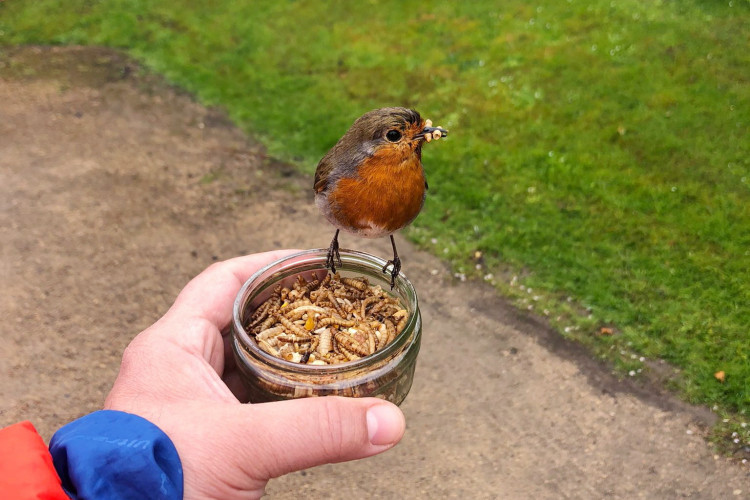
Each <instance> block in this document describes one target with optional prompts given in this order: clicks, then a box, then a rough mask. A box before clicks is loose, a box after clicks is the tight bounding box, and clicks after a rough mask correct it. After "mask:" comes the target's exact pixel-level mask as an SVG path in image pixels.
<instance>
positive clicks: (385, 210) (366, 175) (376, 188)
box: [328, 154, 425, 238]
mask: <svg viewBox="0 0 750 500" xmlns="http://www.w3.org/2000/svg"><path fill="white" fill-rule="evenodd" d="M358 174H359V175H358V176H357V177H356V178H343V179H340V180H339V181H338V182H337V184H336V186H335V187H334V188H333V190H332V191H331V193H330V195H329V196H330V197H329V200H328V201H329V203H330V209H331V215H332V216H333V217H334V218H335V219H336V221H337V222H338V223H339V225H340V226H341V227H342V228H343V229H346V230H349V231H352V232H355V233H357V234H359V235H360V236H365V237H370V238H377V237H380V236H384V235H387V234H391V233H394V232H395V231H398V230H399V229H401V228H403V227H404V226H406V225H408V224H409V223H410V222H411V221H413V220H414V219H415V218H416V217H417V215H419V212H420V210H422V205H423V204H424V196H425V179H424V171H423V170H422V163H421V162H420V160H419V157H418V156H417V155H416V154H412V155H409V157H407V158H406V159H405V160H403V161H402V160H401V158H398V157H397V156H396V155H384V154H380V155H378V154H376V155H375V156H373V157H371V158H368V159H367V160H365V161H364V162H363V163H362V164H361V165H360V166H359V169H358Z"/></svg>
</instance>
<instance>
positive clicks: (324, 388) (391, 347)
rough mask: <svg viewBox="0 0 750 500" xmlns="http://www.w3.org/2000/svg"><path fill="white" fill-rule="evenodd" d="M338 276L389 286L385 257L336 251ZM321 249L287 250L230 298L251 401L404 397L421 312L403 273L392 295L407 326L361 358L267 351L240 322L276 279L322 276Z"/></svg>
mask: <svg viewBox="0 0 750 500" xmlns="http://www.w3.org/2000/svg"><path fill="white" fill-rule="evenodd" d="M341 262H342V265H341V266H340V269H339V268H338V267H337V271H338V272H339V273H340V274H341V277H343V278H345V277H359V276H364V277H366V278H367V279H368V281H369V282H370V284H371V285H380V286H381V287H382V288H383V290H386V291H387V290H390V286H391V285H390V274H386V273H383V272H382V269H383V266H384V265H385V264H386V262H385V261H384V260H383V259H380V258H378V257H375V256H373V255H370V254H366V253H362V252H357V251H354V250H341ZM325 263H326V250H321V249H318V250H308V251H304V252H301V253H297V254H293V255H289V256H287V257H284V258H282V259H280V260H278V261H276V262H273V263H271V264H269V265H267V266H266V267H264V268H262V269H260V270H259V271H258V272H256V273H255V274H253V275H252V276H251V277H250V279H248V280H247V282H246V283H245V284H244V285H243V287H242V288H241V289H240V291H239V293H238V294H237V299H236V300H235V302H234V310H233V319H232V349H233V351H234V357H235V360H236V362H237V367H238V369H239V371H240V373H241V375H242V380H243V383H244V385H245V387H246V388H247V389H248V391H249V397H250V402H252V403H262V402H267V401H281V400H285V399H294V398H304V397H312V396H328V395H337V396H348V397H370V396H372V397H378V398H382V399H386V400H388V401H391V402H393V403H395V404H401V402H402V401H403V400H404V398H406V395H407V394H408V393H409V389H410V388H411V384H412V380H413V379H414V369H415V367H416V364H417V353H418V352H419V345H420V341H421V339H422V317H421V315H420V313H419V306H418V304H417V293H416V291H415V290H414V286H413V285H412V284H411V282H410V281H409V280H407V279H406V277H405V276H404V275H403V274H399V276H398V277H397V278H396V282H395V287H394V288H393V290H391V292H390V293H391V294H392V295H394V296H395V297H396V298H398V299H399V301H400V302H401V304H402V306H403V307H404V308H405V309H406V311H407V314H408V319H407V321H406V326H405V327H404V329H403V330H402V331H401V333H399V334H398V335H397V336H396V338H395V339H394V340H393V341H392V342H391V343H390V344H388V345H387V346H385V347H384V348H383V349H381V350H379V351H376V352H375V353H373V354H371V355H369V356H366V357H364V358H361V359H358V360H355V361H349V362H346V363H341V364H336V365H307V364H299V363H293V362H291V361H286V360H284V359H280V358H277V357H275V356H272V355H270V354H268V353H266V352H265V351H263V350H261V349H260V348H259V347H258V344H257V343H256V342H255V340H254V339H253V338H252V337H251V336H250V335H249V334H248V332H247V331H246V330H245V327H244V326H243V325H244V324H245V323H246V322H245V318H247V317H248V316H249V315H251V314H252V312H253V311H254V310H255V309H256V308H257V307H258V306H259V305H260V304H262V303H263V302H264V301H265V300H266V299H267V298H268V297H269V296H270V295H271V293H272V292H273V289H274V288H275V287H276V285H277V284H281V285H282V286H285V287H288V288H291V286H292V284H293V283H294V281H295V280H296V279H297V276H299V275H302V276H304V277H305V279H307V280H308V281H310V280H312V279H313V278H312V274H313V273H314V272H317V275H318V277H320V278H322V277H323V276H325V274H326V273H327V272H328V270H327V269H326V266H325Z"/></svg>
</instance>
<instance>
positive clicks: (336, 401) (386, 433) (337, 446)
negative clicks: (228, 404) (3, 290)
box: [227, 396, 406, 479]
mask: <svg viewBox="0 0 750 500" xmlns="http://www.w3.org/2000/svg"><path fill="white" fill-rule="evenodd" d="M233 409H234V411H236V414H237V418H238V423H237V425H236V426H227V429H228V430H230V429H231V432H232V439H234V440H237V439H240V440H243V441H245V442H244V443H242V444H240V446H235V447H234V449H235V450H242V451H243V452H244V453H243V455H240V456H238V457H236V458H238V459H239V460H240V462H238V463H236V464H237V465H238V466H243V465H246V464H251V466H252V467H253V468H255V469H256V470H253V471H248V473H251V474H253V475H255V477H256V478H257V479H270V478H272V477H278V476H281V475H282V474H286V473H289V472H292V471H296V470H302V469H306V468H309V467H314V466H317V465H322V464H326V463H335V462H343V461H348V460H356V459H360V458H365V457H369V456H372V455H376V454H378V453H381V452H383V451H386V450H388V449H390V448H391V447H393V446H394V445H395V444H396V443H398V441H400V440H401V437H402V436H403V434H404V429H405V425H406V424H405V421H404V415H403V413H401V410H400V409H399V408H398V407H397V406H396V405H394V404H392V403H389V402H386V401H383V400H380V399H375V398H363V399H356V398H342V397H334V396H329V397H321V398H306V399H297V400H292V401H283V402H278V403H263V404H254V405H242V406H239V407H234V408H233ZM248 422H252V425H251V426H249V425H247V423H248ZM243 428H244V429H247V431H246V432H245V433H244V434H240V435H239V436H238V434H237V429H243ZM259 455H261V456H259ZM258 468H260V470H257V469H258ZM258 474H260V477H258V476H257V475H258Z"/></svg>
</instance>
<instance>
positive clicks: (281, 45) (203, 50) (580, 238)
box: [0, 0, 750, 439]
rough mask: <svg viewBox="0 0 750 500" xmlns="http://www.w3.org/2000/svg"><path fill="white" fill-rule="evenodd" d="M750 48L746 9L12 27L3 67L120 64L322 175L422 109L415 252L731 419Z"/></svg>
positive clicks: (3, 25) (451, 12)
mask: <svg viewBox="0 0 750 500" xmlns="http://www.w3.org/2000/svg"><path fill="white" fill-rule="evenodd" d="M749 25H750V3H748V2H747V1H745V0H734V1H733V2H732V1H722V2H712V1H705V0H704V1H700V0H685V1H680V2H672V1H657V2H638V1H635V0H613V1H612V0H590V1H581V0H568V1H551V0H539V1H537V2H534V3H531V4H530V3H528V2H524V1H518V0H512V1H508V2H501V3H498V2H488V1H485V2H442V3H435V4H434V5H433V4H426V3H424V2H395V1H380V2H375V1H372V2H343V1H340V2H328V3H325V4H324V3H323V2H309V1H299V2H296V1H295V2H293V1H278V2H232V1H223V2H194V1H190V2H188V1H184V0H183V1H170V2H164V1H151V2H146V1H122V0H121V1H115V0H112V1H102V2H95V1H91V0H70V1H67V2H64V3H60V2H56V1H51V0H44V1H36V2H31V1H14V2H4V3H2V4H0V31H2V36H0V44H6V45H7V44H25V43H45V44H48V43H53V44H99V45H107V46H112V47H120V48H124V49H126V50H127V51H128V52H129V53H130V54H132V55H134V56H135V57H137V58H139V59H140V60H142V61H144V63H145V64H146V65H147V66H148V67H149V68H152V69H153V70H155V71H157V72H159V73H162V74H164V75H165V76H166V77H167V78H168V79H169V80H170V81H172V82H174V83H176V84H178V85H180V86H181V87H183V88H185V89H187V90H189V91H191V92H193V93H195V94H196V95H197V96H198V97H199V98H200V99H201V101H202V102H204V103H206V104H212V105H220V106H222V107H224V108H225V109H226V110H227V111H228V112H229V114H230V115H231V117H232V118H233V119H234V120H235V121H236V122H237V123H238V124H240V125H241V126H243V127H244V128H245V129H246V130H248V131H249V132H251V133H252V134H254V135H255V136H257V137H259V138H261V139H262V140H263V141H264V142H265V143H266V144H267V145H268V147H269V149H270V151H271V153H272V154H274V155H276V156H278V157H280V158H283V159H286V160H290V161H293V162H295V163H296V164H297V165H299V166H300V167H301V168H302V169H303V170H304V171H306V172H308V173H310V172H312V171H313V170H314V168H315V165H316V163H317V160H318V159H319V158H320V157H321V156H322V155H323V153H325V151H326V150H327V149H328V148H329V147H330V146H331V145H332V144H333V143H334V142H335V141H336V140H337V139H338V137H339V136H340V135H341V134H342V133H343V132H344V131H345V130H346V128H347V127H348V126H349V125H350V124H351V122H352V121H353V120H354V119H355V118H356V117H357V116H359V115H360V114H361V113H363V112H364V111H366V110H369V109H372V108H375V107H380V106H385V105H405V106H412V107H415V108H416V109H418V110H419V111H420V112H421V113H422V114H423V115H424V116H427V117H430V118H432V119H433V120H434V121H435V122H436V123H438V124H441V125H443V126H445V127H447V128H449V129H451V131H452V134H451V137H450V138H449V139H448V140H447V141H445V142H443V141H441V142H440V143H438V144H436V145H430V146H428V147H427V148H426V150H425V153H424V161H425V166H426V170H427V174H428V179H429V182H430V192H429V197H428V201H427V204H426V207H425V210H424V212H423V213H422V215H421V216H420V217H419V218H418V219H417V221H416V223H415V224H414V227H413V228H412V229H411V230H409V231H408V235H409V236H410V237H411V238H412V239H414V240H415V241H417V242H418V243H420V244H421V245H422V246H424V247H426V248H429V249H432V250H433V251H434V252H435V253H437V254H438V255H441V256H443V257H445V258H447V259H449V260H450V262H451V263H452V264H453V266H454V269H455V270H456V272H458V273H461V272H463V273H468V274H474V275H476V276H485V277H486V279H487V280H488V281H492V282H495V284H496V285H497V286H498V287H499V288H500V289H501V290H503V291H504V292H506V293H513V294H515V296H516V297H518V303H519V305H525V304H527V305H529V306H533V307H534V309H535V311H539V312H541V313H542V314H544V311H545V310H546V311H547V312H546V314H548V315H549V317H550V321H551V322H552V323H553V324H555V325H557V326H559V328H560V329H561V331H562V332H563V333H564V334H566V335H570V336H572V337H574V338H577V339H578V340H581V341H583V342H585V343H587V344H589V345H591V346H592V348H593V349H594V351H595V352H597V353H599V354H601V355H605V354H607V353H613V356H611V357H612V358H613V359H615V361H616V362H617V363H618V364H620V365H621V366H622V367H623V368H624V369H625V370H626V372H627V370H633V371H634V372H638V369H639V368H640V366H641V365H640V361H638V360H637V359H636V360H633V359H632V356H631V355H635V356H636V358H638V357H640V356H641V355H642V356H645V357H646V358H649V359H657V358H659V359H664V360H666V361H668V362H670V363H672V364H674V365H675V366H678V367H680V368H681V376H680V377H679V379H678V380H677V381H676V382H675V383H676V385H677V387H678V389H679V390H680V391H681V393H682V394H683V395H684V397H686V398H687V399H688V400H689V401H692V402H696V403H704V404H708V405H717V406H718V407H719V408H721V409H722V411H723V410H726V411H729V412H732V413H735V414H744V413H750V139H748V137H749V136H750V134H749V132H750V131H749V130H748V126H749V124H750V83H748V82H749V81H750V41H749V39H748V37H747V27H748V26H749ZM324 243H325V242H323V241H321V245H323V244H324ZM476 251H480V252H482V258H481V262H479V263H477V262H475V260H474V256H475V252H476ZM406 265H407V268H408V263H407V264H406ZM477 265H479V266H480V269H476V266H477ZM407 270H408V269H407ZM489 273H491V274H493V275H494V276H495V277H494V278H491V277H490V276H488V274H489ZM514 274H518V275H519V276H520V278H519V279H520V281H518V280H516V281H514V282H513V284H512V285H511V283H510V282H509V281H510V277H511V276H512V275H514ZM521 284H522V285H523V287H524V289H525V290H527V289H528V288H529V287H530V288H532V289H533V293H531V294H529V293H527V292H525V291H524V292H521V291H520V290H521V289H520V285H521ZM521 297H523V298H521ZM534 297H536V300H534ZM567 297H571V298H572V302H568V301H567V300H566V298H567ZM581 311H583V315H581V314H580V313H581ZM601 325H612V326H614V328H615V331H616V334H615V335H613V336H601V337H597V336H596V335H595V333H596V331H597V329H598V327H600V326H601ZM566 327H567V328H566ZM565 330H567V332H566V331H565ZM632 353H635V354H632ZM719 370H723V371H724V372H725V373H726V381H725V383H723V384H722V383H719V382H718V381H717V380H716V379H715V378H714V373H715V372H717V371H719ZM746 439H750V437H746Z"/></svg>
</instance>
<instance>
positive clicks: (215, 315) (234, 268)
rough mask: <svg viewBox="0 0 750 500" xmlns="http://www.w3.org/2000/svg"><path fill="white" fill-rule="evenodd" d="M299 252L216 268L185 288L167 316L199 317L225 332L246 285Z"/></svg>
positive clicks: (231, 261)
mask: <svg viewBox="0 0 750 500" xmlns="http://www.w3.org/2000/svg"><path fill="white" fill-rule="evenodd" d="M297 251H298V250H276V251H272V252H265V253H258V254H254V255H246V256H244V257H236V258H234V259H229V260H226V261H223V262H219V263H216V264H213V265H211V266H210V267H208V268H207V269H206V270H205V271H203V272H202V273H201V274H199V275H198V276H196V277H195V278H193V279H192V280H191V281H190V283H188V284H187V286H185V288H184V289H183V290H182V292H180V294H179V295H178V296H177V299H176V300H175V303H174V305H173V306H172V307H171V308H170V310H169V312H168V313H167V315H166V316H167V317H177V318H180V317H193V318H194V317H196V316H197V317H200V318H203V319H205V320H207V321H208V322H209V323H210V324H212V325H213V326H215V327H216V328H217V329H219V330H222V329H224V327H226V326H227V325H228V324H229V322H230V320H231V317H232V305H233V304H234V299H235V297H236V296H237V292H239V290H240V288H241V287H242V285H243V284H244V283H245V281H247V279H248V278H249V277H250V276H251V275H252V274H253V273H254V272H256V271H257V270H258V269H260V268H262V267H263V266H265V265H267V264H270V263H271V262H273V261H275V260H278V259H280V258H282V257H285V256H287V255H290V254H292V253H294V252H297Z"/></svg>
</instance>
